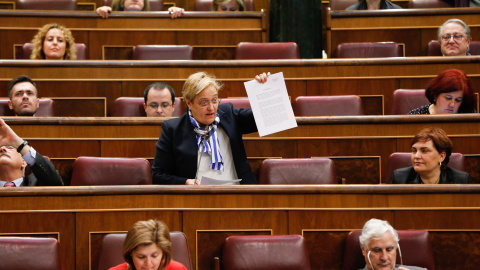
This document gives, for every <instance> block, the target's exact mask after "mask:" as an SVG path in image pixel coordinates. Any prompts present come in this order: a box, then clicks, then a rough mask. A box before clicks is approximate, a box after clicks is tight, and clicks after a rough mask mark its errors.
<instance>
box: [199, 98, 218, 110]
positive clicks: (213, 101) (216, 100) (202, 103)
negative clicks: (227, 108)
mask: <svg viewBox="0 0 480 270" xmlns="http://www.w3.org/2000/svg"><path fill="white" fill-rule="evenodd" d="M210 104H212V105H213V106H217V105H218V104H220V99H219V98H214V99H212V101H208V100H205V101H202V102H200V103H198V105H200V107H202V108H207V107H210Z"/></svg>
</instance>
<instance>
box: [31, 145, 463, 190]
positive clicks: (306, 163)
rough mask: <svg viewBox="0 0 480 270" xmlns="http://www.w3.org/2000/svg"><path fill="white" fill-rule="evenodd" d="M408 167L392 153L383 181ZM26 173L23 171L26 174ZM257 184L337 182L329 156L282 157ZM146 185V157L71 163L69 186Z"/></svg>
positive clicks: (455, 157) (266, 163)
mask: <svg viewBox="0 0 480 270" xmlns="http://www.w3.org/2000/svg"><path fill="white" fill-rule="evenodd" d="M152 147H153V146H152ZM408 166H411V154H410V153H406V152H396V153H392V154H391V155H390V156H389V158H388V170H387V177H386V179H385V181H384V183H386V184H388V183H390V181H391V175H392V173H393V171H394V170H396V169H399V168H404V167H408ZM449 166H450V167H451V168H454V169H457V170H460V171H465V170H466V162H465V157H464V156H463V155H462V154H461V153H452V155H451V156H450V163H449ZM28 173H29V172H26V175H28ZM347 181H348V180H347ZM258 183H259V184H267V185H268V184H273V185H283V184H290V185H304V184H316V185H318V184H338V180H337V175H336V171H335V164H334V162H333V161H332V160H331V159H329V158H298V159H297V158H284V159H265V160H263V162H262V164H261V165H260V169H259V171H258ZM150 184H152V171H151V165H150V162H149V161H148V160H146V159H143V158H106V157H78V158H77V159H76V160H75V162H74V163H73V171H72V179H71V182H70V185H71V186H90V185H150Z"/></svg>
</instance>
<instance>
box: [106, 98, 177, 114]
mask: <svg viewBox="0 0 480 270" xmlns="http://www.w3.org/2000/svg"><path fill="white" fill-rule="evenodd" d="M144 101H145V99H144V98H143V97H119V98H117V99H115V101H114V102H113V111H112V116H113V117H145V116H147V114H146V113H145V108H144V107H143V103H144ZM184 113H185V110H184V109H183V102H182V100H181V99H180V98H175V109H174V110H173V114H172V117H178V116H181V115H182V114H184Z"/></svg>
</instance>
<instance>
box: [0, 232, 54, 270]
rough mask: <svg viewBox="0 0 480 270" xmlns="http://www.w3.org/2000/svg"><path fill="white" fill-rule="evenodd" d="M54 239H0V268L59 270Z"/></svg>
mask: <svg viewBox="0 0 480 270" xmlns="http://www.w3.org/2000/svg"><path fill="white" fill-rule="evenodd" d="M58 245H59V244H58V241H57V239H55V238H40V237H38V238H37V237H4V236H2V237H0V250H1V252H0V268H1V269H15V270H47V269H48V270H60V269H62V268H61V263H60V255H59V247H58Z"/></svg>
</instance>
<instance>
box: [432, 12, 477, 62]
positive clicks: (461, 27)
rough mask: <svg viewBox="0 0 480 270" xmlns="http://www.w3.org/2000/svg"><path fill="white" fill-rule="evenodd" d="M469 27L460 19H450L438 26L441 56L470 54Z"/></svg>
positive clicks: (470, 38) (470, 39)
mask: <svg viewBox="0 0 480 270" xmlns="http://www.w3.org/2000/svg"><path fill="white" fill-rule="evenodd" d="M470 41H472V37H471V32H470V27H468V25H467V24H466V23H464V22H463V21H462V20H460V19H450V20H448V21H446V22H445V23H444V24H443V25H442V26H440V28H438V42H440V48H441V50H442V55H443V56H466V55H470V54H469V53H468V49H469V46H470Z"/></svg>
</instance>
